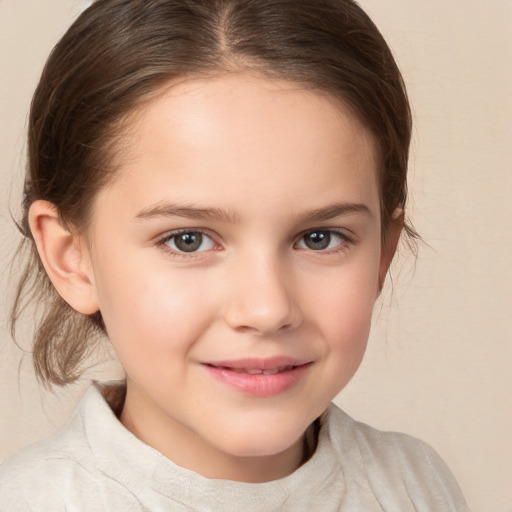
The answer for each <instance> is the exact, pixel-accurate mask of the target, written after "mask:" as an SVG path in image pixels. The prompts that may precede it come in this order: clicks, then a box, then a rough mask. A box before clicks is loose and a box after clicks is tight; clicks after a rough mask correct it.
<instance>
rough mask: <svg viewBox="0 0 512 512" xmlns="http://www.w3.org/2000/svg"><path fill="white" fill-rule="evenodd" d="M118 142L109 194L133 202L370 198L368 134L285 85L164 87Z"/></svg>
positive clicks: (371, 144) (320, 100)
mask: <svg viewBox="0 0 512 512" xmlns="http://www.w3.org/2000/svg"><path fill="white" fill-rule="evenodd" d="M122 139H123V142H122V144H121V146H122V148H123V149H122V152H123V158H122V164H121V166H120V169H119V172H118V174H119V176H117V175H116V178H115V179H114V180H113V183H112V186H115V187H116V188H117V189H119V190H120V189H122V188H124V189H125V190H124V191H123V193H124V194H129V193H130V190H134V189H135V190H137V196H138V198H140V200H141V201H140V202H143V201H145V202H148V201H152V202H158V201H162V200H165V199H166V197H164V196H166V195H172V196H173V198H172V199H173V200H181V201H185V202H186V201H187V200H188V199H189V198H188V197H187V194H189V193H191V194H192V195H193V194H194V193H195V194H196V196H197V194H199V193H200V192H201V194H203V195H204V196H205V198H204V199H205V200H208V197H207V196H210V197H212V199H213V200H218V201H223V202H224V203H226V204H225V206H226V207H233V209H237V207H238V206H240V204H239V203H240V198H241V197H245V200H246V201H245V202H250V201H249V199H250V198H251V197H255V198H258V200H261V199H262V198H266V200H267V201H272V200H273V199H274V198H275V197H277V196H281V197H283V196H294V197H295V198H296V200H297V201H300V200H301V198H304V197H305V196H308V195H310V194H326V195H329V194H330V191H331V190H333V192H332V194H333V195H334V194H336V193H338V194H339V192H340V186H341V188H343V190H344V194H345V195H346V199H347V200H352V199H354V200H357V201H358V202H359V201H361V200H374V199H375V196H378V187H377V163H376V161H377V159H376V148H375V146H376V145H375V141H374V139H373V137H372V135H371V134H370V132H369V131H368V130H367V129H366V128H365V127H364V126H363V125H362V124H361V123H360V122H359V121H358V120H357V118H356V117H355V116H354V115H352V114H351V112H350V111H349V110H348V109H347V108H344V106H343V105H341V104H340V102H338V101H336V100H334V99H333V98H331V97H329V96H328V95H326V94H324V93H320V92H318V91H314V90H311V89H308V88H306V87H304V86H301V85H299V84H294V83H289V82H286V81H277V80H272V81H271V80H267V79H263V78H258V77H255V76H251V75H227V76H219V77H216V78H210V79H195V80H188V81H185V82H182V83H179V84H174V85H172V86H169V87H166V88H165V89H162V90H161V91H160V92H159V94H158V95H156V96H155V97H153V98H152V99H151V100H150V101H149V102H147V103H146V104H144V105H143V106H141V107H140V108H139V109H138V110H137V111H136V113H135V114H134V115H132V116H130V118H128V119H127V122H126V123H125V133H124V137H122ZM107 188H108V187H107ZM334 189H335V190H334ZM350 196H359V197H353V198H352V197H350ZM126 197H128V196H127V195H126ZM136 199H137V198H134V201H135V202H136ZM195 199H197V198H195ZM332 199H333V201H332V202H336V201H337V200H339V199H340V198H337V197H333V198H332ZM326 200H327V198H326ZM245 202H244V206H245ZM312 206H314V205H312Z"/></svg>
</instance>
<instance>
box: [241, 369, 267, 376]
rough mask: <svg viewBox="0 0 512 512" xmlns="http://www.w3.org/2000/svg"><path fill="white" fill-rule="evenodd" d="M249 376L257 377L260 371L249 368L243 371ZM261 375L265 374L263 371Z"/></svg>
mask: <svg viewBox="0 0 512 512" xmlns="http://www.w3.org/2000/svg"><path fill="white" fill-rule="evenodd" d="M245 371H246V372H247V373H248V374H249V375H258V374H260V373H262V370H260V369H259V368H251V369H247V370H245ZM263 373H265V372H264V371H263Z"/></svg>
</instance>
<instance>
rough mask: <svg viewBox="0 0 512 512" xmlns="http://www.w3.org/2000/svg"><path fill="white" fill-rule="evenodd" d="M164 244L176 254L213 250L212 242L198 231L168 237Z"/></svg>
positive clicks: (183, 232)
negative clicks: (176, 252)
mask: <svg viewBox="0 0 512 512" xmlns="http://www.w3.org/2000/svg"><path fill="white" fill-rule="evenodd" d="M166 244H167V245H168V246H169V247H170V248H171V249H174V250H175V251H178V252H189V253H190V252H202V251H208V250H210V249H213V247H214V246H215V243H214V242H213V240H212V239H211V238H210V237H208V236H206V235H205V234H203V233H201V232H200V231H182V232H180V233H176V234H173V235H171V236H170V237H169V239H168V241H167V242H166Z"/></svg>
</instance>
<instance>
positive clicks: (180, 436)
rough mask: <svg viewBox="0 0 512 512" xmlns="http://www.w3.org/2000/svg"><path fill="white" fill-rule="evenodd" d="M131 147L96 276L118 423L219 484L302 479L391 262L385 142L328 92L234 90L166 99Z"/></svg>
mask: <svg viewBox="0 0 512 512" xmlns="http://www.w3.org/2000/svg"><path fill="white" fill-rule="evenodd" d="M120 147H121V148H122V151H123V152H124V153H123V155H122V160H123V163H122V165H121V168H120V170H119V171H118V175H117V176H116V178H115V179H114V180H113V183H112V184H110V185H108V186H106V187H104V188H103V189H102V190H101V191H100V192H99V193H98V195H97V198H96V201H95V204H94V208H93V218H92V224H91V227H90V229H89V231H88V233H87V236H88V242H89V245H88V247H89V249H87V251H88V252H87V253H86V256H87V259H86V261H88V263H87V265H86V267H87V272H88V273H89V276H90V280H91V282H92V286H93V289H94V297H95V300H96V301H97V306H98V307H99V309H100V310H101V313H102V316H103V319H104V322H105V324H106V328H107V331H108V335H109V338H110V340H111V342H112V344H113V346H114V348H115V350H116V352H117V354H118V356H119V359H120V361H121V363H122V365H123V366H124V368H125V370H126V373H127V378H128V393H127V399H126V404H125V407H124V410H123V413H122V416H121V420H122V421H123V423H124V424H125V425H126V426H127V427H128V428H129V429H130V430H132V432H134V433H135V434H136V435H137V436H138V437H139V438H141V439H142V440H143V441H145V442H146V443H148V444H150V445H151V446H153V447H155V448H156V449H158V450H159V451H161V452H162V453H163V454H164V455H167V456H168V457H169V458H171V459H172V460H174V461H175V462H177V463H178V464H180V465H182V466H184V467H187V468H190V469H193V470H195V471H197V472H199V473H201V474H203V475H206V476H209V477H216V478H232V479H239V480H253V481H257V480H270V479H273V478H278V477H280V476H283V475H285V474H287V473H289V472H291V471H293V470H294V469H295V468H296V467H297V466H298V465H299V464H300V459H301V457H302V443H301V436H302V435H303V434H304V431H305V429H306V428H307V427H308V425H309V424H310V423H311V422H312V421H314V420H315V418H317V417H318V416H319V415H320V414H321V413H322V412H323V411H324V410H325V408H326V407H327V405H328V404H329V402H330V401H331V399H332V398H333V397H334V396H335V395H336V394H337V393H338V392H339V391H340V390H341V389H342V388H343V387H344V386H345V385H346V383H347V382H348V381H349V380H350V378H351V377H352V376H353V374H354V372H355V371H356V369H357V367H358V366H359V364H360V361H361V358H362V356H363V353H364V350H365V346H366V342H367V338H368V332H369V328H370V319H371V314H372V308H373V305H374V302H375V300H376V297H377V296H378V293H379V289H380V284H381V282H382V280H383V277H384V273H385V271H386V270H387V264H388V260H389V258H390V256H391V255H390V254H385V253H384V252H383V251H382V250H381V223H380V214H379V190H378V179H377V174H378V172H377V162H376V154H375V148H374V144H373V140H372V137H371V136H370V134H369V133H368V132H367V131H366V130H365V128H364V127H363V126H362V125H361V124H360V123H359V122H357V121H356V119H355V118H354V117H353V116H352V115H351V114H350V113H348V110H344V109H342V108H340V106H339V105H337V104H335V103H334V101H332V100H330V99H329V98H328V97H327V96H325V95H321V94H320V93H318V92H313V91H311V90H307V89H305V88H303V87H301V86H299V85H294V84H291V83H287V82H276V81H268V80H265V79H262V78H255V77H251V76H247V75H231V76H224V77H219V78H216V79H208V80H193V81H188V82H184V83H181V84H178V85H174V86H173V87H170V88H169V89H167V90H166V91H163V92H162V94H161V95H159V96H158V97H157V98H155V99H153V100H152V101H151V103H150V104H149V105H146V106H144V107H143V108H142V109H141V110H140V111H139V112H138V113H137V115H136V116H133V119H132V124H131V126H130V127H129V128H128V129H127V136H126V138H125V140H124V142H123V144H122V145H121V146H120ZM262 461H265V464H263V465H261V462H262ZM249 467H251V468H252V469H248V472H247V473H246V474H244V471H245V469H244V468H249ZM269 467H270V469H269ZM233 468H238V469H236V470H234V469H233ZM254 468H256V469H254ZM258 468H259V469H258Z"/></svg>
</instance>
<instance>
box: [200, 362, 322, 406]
mask: <svg viewBox="0 0 512 512" xmlns="http://www.w3.org/2000/svg"><path fill="white" fill-rule="evenodd" d="M312 364H313V362H312V361H307V360H306V361H300V360H296V359H292V358H289V357H275V358H268V359H242V360H237V361H215V362H208V363H203V366H204V368H206V369H207V370H208V372H209V373H210V375H211V376H212V377H213V378H214V379H215V380H216V381H218V382H219V383H221V384H223V385H224V386H227V387H228V388H230V389H232V390H234V391H235V392H237V393H242V394H244V395H249V396H253V397H260V398H261V397H269V396H274V395H280V394H282V393H285V392H287V391H290V390H292V389H294V388H295V387H296V386H297V385H298V384H299V383H300V382H301V381H302V380H303V378H304V377H305V376H306V375H307V374H308V373H309V368H310V367H311V365H312Z"/></svg>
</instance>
